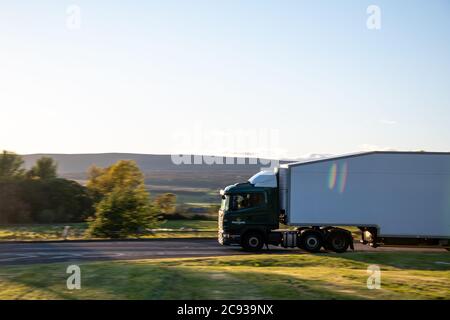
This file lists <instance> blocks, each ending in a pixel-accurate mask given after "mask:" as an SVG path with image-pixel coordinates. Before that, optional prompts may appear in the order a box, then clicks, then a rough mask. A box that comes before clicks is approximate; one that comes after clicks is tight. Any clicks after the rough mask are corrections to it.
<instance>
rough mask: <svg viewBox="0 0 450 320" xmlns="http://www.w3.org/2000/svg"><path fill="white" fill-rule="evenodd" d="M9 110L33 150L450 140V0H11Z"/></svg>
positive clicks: (3, 87)
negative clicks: (375, 24) (374, 9)
mask: <svg viewBox="0 0 450 320" xmlns="http://www.w3.org/2000/svg"><path fill="white" fill-rule="evenodd" d="M371 5H375V6H377V8H379V13H380V15H379V16H378V15H377V16H374V15H373V14H374V12H373V11H371V10H369V13H368V11H367V10H368V7H369V6H371ZM378 17H379V19H378ZM368 19H369V20H370V21H374V20H373V19H376V22H377V23H378V24H377V26H378V27H379V28H375V29H374V28H373V24H370V23H369V27H370V28H369V27H368ZM0 117H1V125H0V149H6V150H10V151H15V152H17V153H21V154H28V153H100V152H133V153H203V154H251V155H258V156H275V157H279V158H296V157H302V156H305V155H308V154H343V153H350V152H356V151H364V150H425V151H450V1H448V0H447V1H444V0H431V1H426V2H425V1H415V0H413V1H411V0H408V1H407V0H397V1H378V0H373V1H363V0H359V1H356V0H355V1H352V0H347V1H339V2H338V1H331V0H330V1H323V0H319V1H317V0H316V1H299V0H292V1H288V0H280V1H271V0H270V1H269V0H240V1H237V0H226V1H225V0H222V1H218V0H204V1H200V0H192V1H182V0H179V1H176V0H167V1H126V2H125V1H101V0H99V1H82V0H79V1H76V0H71V1H45V0H43V1H39V2H37V1H33V2H31V1H21V0H15V1H4V0H1V1H0Z"/></svg>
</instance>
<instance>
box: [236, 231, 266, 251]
mask: <svg viewBox="0 0 450 320" xmlns="http://www.w3.org/2000/svg"><path fill="white" fill-rule="evenodd" d="M263 245H264V241H263V237H262V235H261V234H260V233H257V232H250V233H247V234H246V235H244V237H243V238H242V242H241V246H242V248H244V250H247V251H260V250H261V249H262V247H263Z"/></svg>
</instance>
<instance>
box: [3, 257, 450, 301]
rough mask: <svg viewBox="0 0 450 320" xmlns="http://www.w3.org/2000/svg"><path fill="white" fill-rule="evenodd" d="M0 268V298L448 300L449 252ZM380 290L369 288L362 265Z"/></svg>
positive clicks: (449, 285) (449, 293) (217, 258)
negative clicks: (377, 276) (74, 277)
mask: <svg viewBox="0 0 450 320" xmlns="http://www.w3.org/2000/svg"><path fill="white" fill-rule="evenodd" d="M69 264H72V263H66V264H62V263H55V264H43V265H28V266H9V267H1V268H0V299H450V254H447V253H412V252H402V253H399V252H378V253H361V252H354V253H345V254H339V255H338V254H317V255H310V254H296V255H294V254H286V255H274V254H271V255H268V254H260V255H243V256H227V257H209V258H183V259H180V258H177V259H157V260H139V261H106V262H90V263H81V264H79V266H80V268H81V274H82V281H81V289H80V290H68V289H67V288H66V279H67V277H68V274H66V268H67V266H68V265H69ZM372 264H376V265H378V266H379V267H380V269H381V289H379V290H369V289H368V288H367V278H368V273H367V267H368V266H369V265H372Z"/></svg>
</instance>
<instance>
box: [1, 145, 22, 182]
mask: <svg viewBox="0 0 450 320" xmlns="http://www.w3.org/2000/svg"><path fill="white" fill-rule="evenodd" d="M22 166H23V159H22V157H21V156H19V155H18V154H15V153H13V152H9V151H6V150H4V151H3V153H2V154H0V179H15V178H20V177H22V176H23V174H24V172H25V170H24V169H23V168H22Z"/></svg>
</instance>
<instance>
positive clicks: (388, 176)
mask: <svg viewBox="0 0 450 320" xmlns="http://www.w3.org/2000/svg"><path fill="white" fill-rule="evenodd" d="M279 186H280V207H281V209H282V210H284V211H285V217H286V223H287V224H288V225H291V226H300V227H302V226H303V227H309V226H357V227H361V229H363V230H364V231H369V233H371V234H367V233H366V235H367V236H369V237H375V236H376V237H377V238H378V240H385V242H386V240H388V241H387V242H393V239H394V238H403V239H404V240H406V239H409V240H410V239H419V238H420V239H449V238H450V153H432V152H365V153H357V154H352V155H346V156H339V157H331V158H326V159H321V160H314V161H308V162H300V163H293V164H287V165H282V166H281V167H280V168H279ZM400 242H401V241H400Z"/></svg>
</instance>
